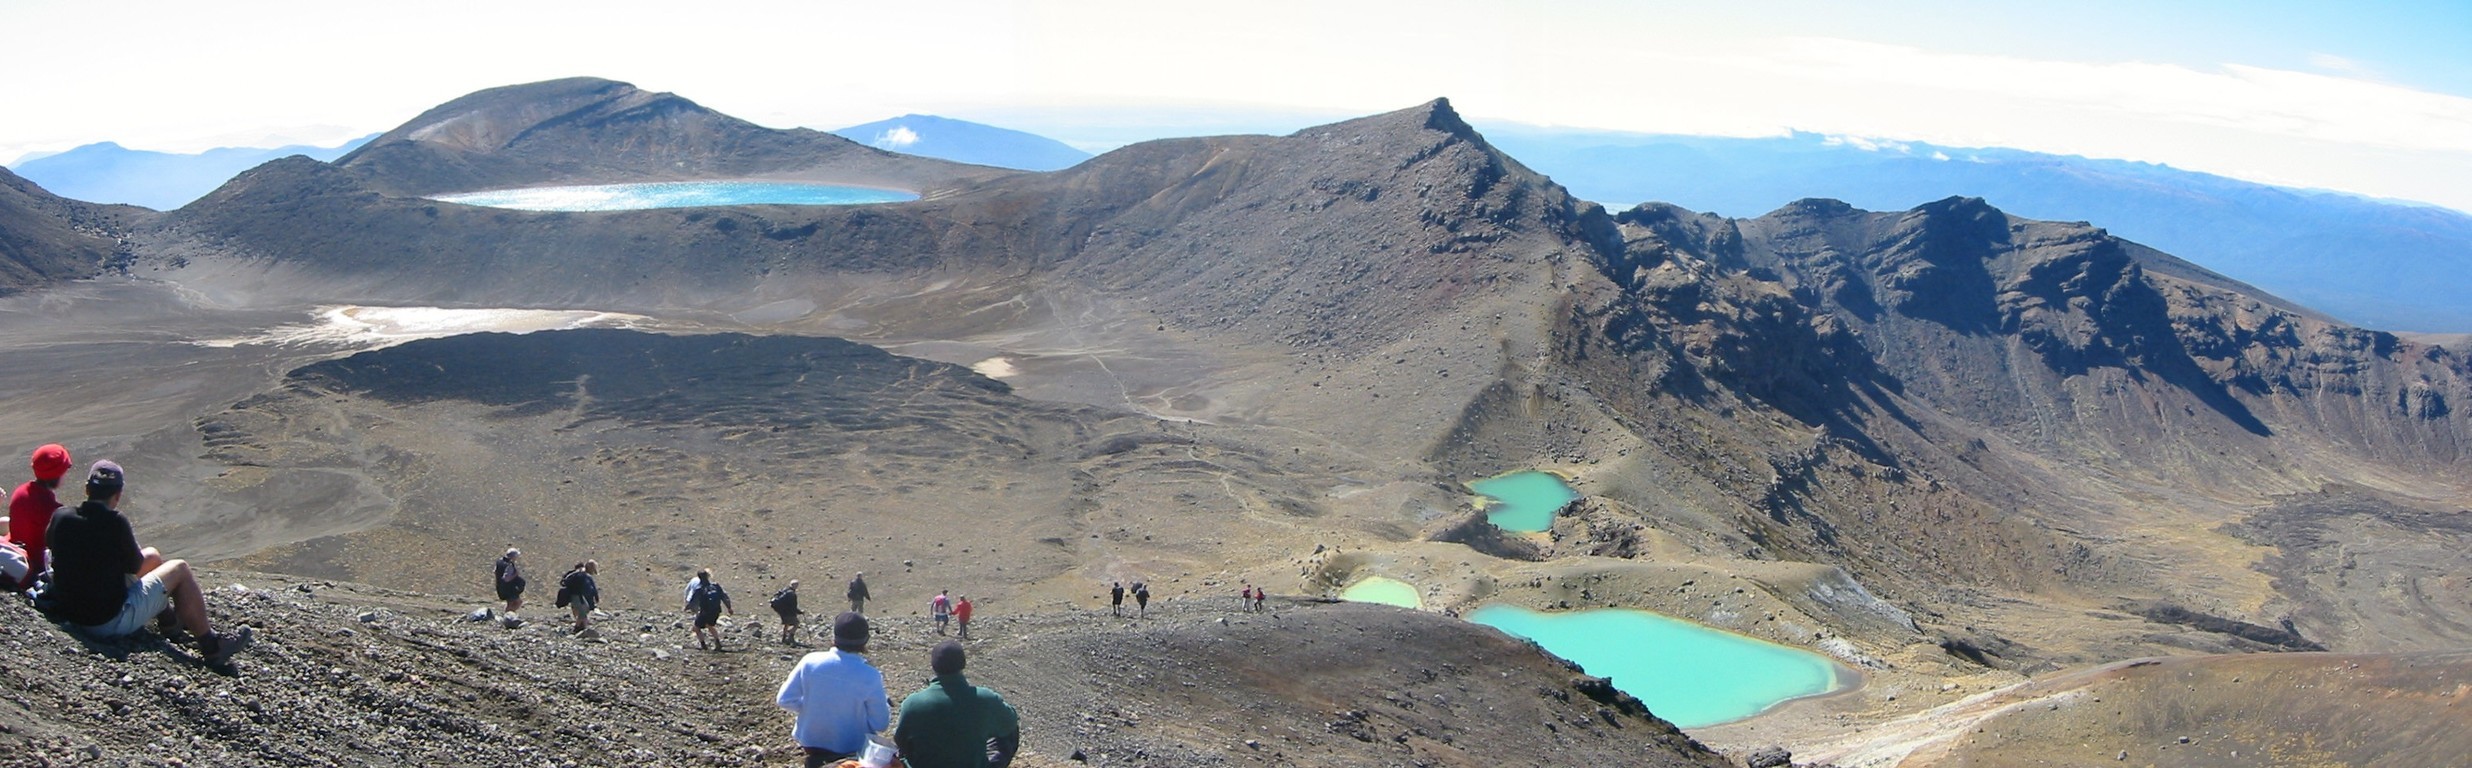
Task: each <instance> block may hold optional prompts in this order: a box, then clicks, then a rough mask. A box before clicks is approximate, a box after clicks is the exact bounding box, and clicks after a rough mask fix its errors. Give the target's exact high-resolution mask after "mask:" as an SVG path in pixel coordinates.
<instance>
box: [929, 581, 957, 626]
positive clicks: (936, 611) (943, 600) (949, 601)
mask: <svg viewBox="0 0 2472 768" xmlns="http://www.w3.org/2000/svg"><path fill="white" fill-rule="evenodd" d="M927 615H929V616H933V617H935V619H936V634H939V635H941V634H944V627H945V625H947V624H950V623H952V621H953V597H952V595H951V594H950V590H942V589H939V590H936V596H935V597H932V598H928V600H927Z"/></svg>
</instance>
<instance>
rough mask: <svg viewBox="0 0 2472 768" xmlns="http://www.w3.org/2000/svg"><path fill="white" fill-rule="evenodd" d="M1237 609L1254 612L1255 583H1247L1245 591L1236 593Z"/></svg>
mask: <svg viewBox="0 0 2472 768" xmlns="http://www.w3.org/2000/svg"><path fill="white" fill-rule="evenodd" d="M1236 607H1237V608H1238V609H1240V610H1246V611H1250V610H1253V582H1250V581H1248V582H1245V588H1244V591H1242V592H1238V593H1236Z"/></svg>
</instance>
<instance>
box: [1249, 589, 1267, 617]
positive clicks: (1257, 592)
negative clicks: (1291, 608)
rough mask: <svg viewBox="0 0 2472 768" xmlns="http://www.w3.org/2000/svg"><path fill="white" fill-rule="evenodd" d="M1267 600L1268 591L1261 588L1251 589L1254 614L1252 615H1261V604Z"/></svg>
mask: <svg viewBox="0 0 2472 768" xmlns="http://www.w3.org/2000/svg"><path fill="white" fill-rule="evenodd" d="M1269 599H1270V590H1267V589H1263V588H1261V587H1254V588H1253V612H1254V613H1261V612H1262V602H1263V601H1266V600H1269Z"/></svg>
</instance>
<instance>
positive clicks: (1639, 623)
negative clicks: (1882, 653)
mask: <svg viewBox="0 0 2472 768" xmlns="http://www.w3.org/2000/svg"><path fill="white" fill-rule="evenodd" d="M1467 619H1468V620H1469V621H1473V622H1476V623H1478V624H1483V625H1485V626H1489V627H1493V628H1495V629H1499V630H1502V631H1503V632H1505V633H1507V634H1510V635H1511V636H1514V637H1521V638H1526V639H1529V640H1534V641H1536V644H1537V645H1540V646H1543V647H1544V648H1545V650H1546V651H1547V652H1549V653H1552V654H1553V655H1555V656H1559V657H1562V658H1564V659H1567V660H1570V661H1571V662H1572V663H1575V664H1578V665H1579V666H1580V668H1582V669H1585V670H1587V672H1588V674H1591V675H1595V676H1598V677H1605V678H1611V679H1612V680H1613V682H1614V687H1615V688H1616V689H1619V690H1621V691H1622V692H1624V693H1628V694H1631V695H1633V696H1637V697H1639V700H1640V701H1642V702H1644V703H1646V704H1647V705H1648V709H1649V711H1651V712H1654V713H1656V715H1657V716H1658V717H1661V718H1665V719H1666V720H1667V721H1670V722H1672V723H1673V724H1674V725H1675V726H1677V727H1682V728H1697V727H1701V726H1707V725H1716V724H1718V723H1724V722H1730V721H1734V720H1740V719H1742V718H1746V717H1750V716H1752V715H1756V714H1759V713H1761V712H1763V711H1766V710H1767V709H1768V708H1769V707H1772V706H1775V705H1777V704H1778V703H1780V702H1783V701H1786V700H1788V699H1796V698H1801V697H1804V696H1811V695H1816V694H1822V693H1827V692H1829V691H1832V690H1836V689H1837V688H1838V687H1839V685H1840V682H1839V681H1838V680H1837V666H1836V664H1835V663H1833V662H1831V661H1829V660H1828V658H1827V657H1824V656H1821V655H1819V654H1815V653H1810V652H1808V651H1802V650H1797V649H1794V648H1788V647H1785V646H1782V645H1778V644H1775V643H1771V642H1767V641H1764V640H1759V639H1756V638H1751V637H1746V636H1743V635H1738V634H1734V633H1732V632H1726V631H1724V630H1719V629H1713V628H1709V627H1705V626H1701V625H1698V624H1694V623H1691V622H1688V621H1683V620H1680V619H1676V618H1672V617H1669V616H1665V615H1662V614H1658V613H1654V612H1650V611H1641V610H1632V609H1625V608H1605V609H1594V610H1583V611H1563V612H1540V611H1531V610H1528V609H1526V608H1521V607H1518V606H1512V605H1503V604H1500V603H1495V604H1491V605H1486V606H1483V607H1480V608H1478V609H1476V610H1474V611H1471V612H1469V613H1468V616H1467Z"/></svg>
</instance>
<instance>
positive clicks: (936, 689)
mask: <svg viewBox="0 0 2472 768" xmlns="http://www.w3.org/2000/svg"><path fill="white" fill-rule="evenodd" d="M969 660H970V658H969V655H968V654H967V653H965V652H963V651H962V649H961V643H958V642H955V641H952V640H946V641H944V642H941V643H937V644H936V647H935V649H934V650H930V651H928V652H927V668H928V669H930V670H932V671H934V672H935V673H936V679H935V680H933V681H931V682H929V683H927V687H926V688H922V689H920V690H919V692H917V693H913V694H910V695H909V696H908V697H906V698H903V699H902V700H901V726H900V727H898V728H894V729H893V746H894V747H895V748H897V749H899V750H901V758H902V759H903V760H905V761H908V763H909V765H910V768H981V767H982V766H984V767H985V768H1006V766H1010V765H1012V764H1013V754H1014V753H1015V752H1018V751H1020V749H1021V715H1020V714H1019V713H1017V712H1015V711H1013V705H1011V704H1006V703H1004V697H1003V696H998V695H996V692H995V690H993V689H990V688H988V687H987V686H983V685H971V684H970V680H969V679H968V678H965V677H962V675H961V671H962V669H963V668H964V667H967V666H968V665H969Z"/></svg>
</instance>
